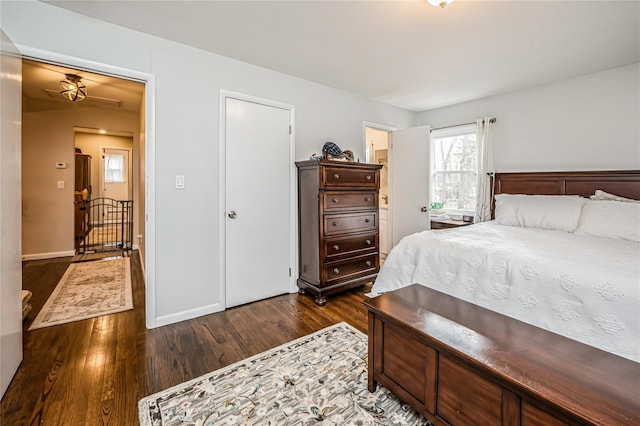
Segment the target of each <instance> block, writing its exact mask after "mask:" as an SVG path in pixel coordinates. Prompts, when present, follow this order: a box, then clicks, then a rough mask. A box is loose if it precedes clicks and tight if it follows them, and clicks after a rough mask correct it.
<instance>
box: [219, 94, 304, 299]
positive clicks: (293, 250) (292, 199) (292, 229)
mask: <svg viewBox="0 0 640 426" xmlns="http://www.w3.org/2000/svg"><path fill="white" fill-rule="evenodd" d="M228 98H232V99H237V100H240V101H245V102H253V103H257V104H261V105H265V106H269V107H274V108H280V109H284V110H287V111H289V129H290V132H289V265H291V273H290V274H289V292H290V293H295V292H297V290H298V289H297V284H296V277H297V276H298V262H297V258H298V239H297V232H296V231H297V229H298V215H297V205H298V203H297V192H296V188H297V179H296V168H295V125H294V123H295V106H293V105H289V104H285V103H282V102H277V101H273V100H270V99H265V98H259V97H256V96H252V95H246V94H244V93H239V92H234V91H230V90H225V89H221V90H220V127H219V132H220V134H219V140H220V145H219V151H218V154H219V167H218V182H219V187H218V206H219V209H218V231H219V233H220V239H219V242H218V252H219V256H218V262H219V271H220V275H219V295H218V297H219V301H220V302H219V303H220V307H221V308H222V309H221V310H224V309H226V307H227V299H226V291H227V253H226V246H227V228H226V224H227V220H226V214H227V206H226V200H227V157H226V153H227V150H226V146H227V115H226V104H227V99H228Z"/></svg>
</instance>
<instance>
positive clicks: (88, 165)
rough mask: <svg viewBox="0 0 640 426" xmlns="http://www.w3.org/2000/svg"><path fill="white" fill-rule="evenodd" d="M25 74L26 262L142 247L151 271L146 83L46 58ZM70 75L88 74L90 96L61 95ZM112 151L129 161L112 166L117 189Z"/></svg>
mask: <svg viewBox="0 0 640 426" xmlns="http://www.w3.org/2000/svg"><path fill="white" fill-rule="evenodd" d="M22 75H23V78H22V95H23V96H22V98H23V103H22V153H23V155H22V174H23V179H22V182H23V185H22V200H23V201H22V204H23V212H24V214H23V221H22V241H23V244H22V247H23V251H22V257H23V260H36V259H53V258H58V257H66V256H73V255H74V254H75V255H76V256H75V257H74V258H73V261H89V260H96V259H100V258H102V257H104V256H105V252H107V253H111V252H113V253H116V254H119V255H129V254H130V253H131V250H132V249H138V250H139V252H138V254H139V257H140V261H141V264H142V266H143V268H142V269H143V273H145V269H146V268H145V267H144V266H145V265H144V264H145V259H146V256H145V254H146V253H145V251H146V250H145V240H146V238H143V236H145V231H146V221H145V217H146V209H147V203H146V202H145V201H146V198H147V197H145V194H146V187H147V182H146V177H145V176H144V173H142V172H141V171H144V170H147V171H148V170H149V167H148V166H147V164H146V163H147V154H146V153H147V152H148V149H146V144H147V138H146V136H145V133H146V128H147V123H146V119H147V116H146V107H145V106H146V101H147V100H146V89H147V88H146V83H145V82H142V81H134V80H130V79H127V78H121V77H119V76H114V75H106V74H101V73H100V72H99V71H98V72H94V71H88V70H87V68H84V69H83V68H75V67H74V66H73V65H60V64H59V62H56V63H50V62H46V60H45V59H39V58H25V59H23V60H22ZM68 75H75V76H81V77H82V82H83V84H84V85H85V86H86V98H85V99H83V100H81V101H80V100H77V101H71V100H70V99H68V98H65V97H63V96H62V95H61V92H60V87H61V86H60V82H61V81H62V80H65V78H66V77H68ZM114 129H115V130H114ZM107 149H113V150H115V152H114V153H112V154H114V158H115V157H116V156H117V155H119V157H118V158H119V159H120V160H121V161H120V162H119V163H118V164H119V166H120V167H119V169H118V170H115V169H112V170H110V171H109V173H110V176H112V177H113V178H112V179H107V184H109V185H113V186H111V187H109V186H105V179H104V178H103V176H104V175H105V171H104V167H103V155H104V154H105V152H107V151H106V150H107ZM107 154H109V153H108V152H107ZM115 162H116V160H114V162H113V163H115ZM51 182H55V185H51ZM105 191H107V192H109V191H113V192H114V194H115V198H113V200H112V201H110V200H106V199H105V197H103V196H102V194H104V193H105ZM134 201H135V202H134ZM45 206H46V207H45ZM134 235H136V236H137V237H136V239H135V240H134ZM78 254H82V255H84V257H79V256H78ZM145 275H146V273H145ZM149 309H154V308H153V307H149ZM148 312H149V311H148ZM35 314H37V313H34V315H35ZM147 316H148V315H147ZM147 319H149V318H147ZM147 323H148V324H149V323H150V321H147Z"/></svg>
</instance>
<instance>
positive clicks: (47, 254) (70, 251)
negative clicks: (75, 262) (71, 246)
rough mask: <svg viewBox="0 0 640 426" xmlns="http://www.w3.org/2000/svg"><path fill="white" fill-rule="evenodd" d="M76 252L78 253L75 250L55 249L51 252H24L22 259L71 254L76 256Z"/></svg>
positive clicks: (67, 255) (48, 257)
mask: <svg viewBox="0 0 640 426" xmlns="http://www.w3.org/2000/svg"><path fill="white" fill-rule="evenodd" d="M75 254H76V252H75V250H67V251H54V252H51V253H35V254H23V255H22V260H41V259H55V258H58V257H71V256H75Z"/></svg>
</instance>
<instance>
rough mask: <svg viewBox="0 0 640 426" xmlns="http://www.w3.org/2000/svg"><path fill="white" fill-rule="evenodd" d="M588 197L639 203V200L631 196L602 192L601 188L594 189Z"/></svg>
mask: <svg viewBox="0 0 640 426" xmlns="http://www.w3.org/2000/svg"><path fill="white" fill-rule="evenodd" d="M589 198H590V199H592V200H613V201H624V202H625V203H640V200H634V199H632V198H625V197H621V196H619V195H615V194H610V193H608V192H604V191H603V190H601V189H596V192H595V193H594V194H593V195H592V196H590V197H589Z"/></svg>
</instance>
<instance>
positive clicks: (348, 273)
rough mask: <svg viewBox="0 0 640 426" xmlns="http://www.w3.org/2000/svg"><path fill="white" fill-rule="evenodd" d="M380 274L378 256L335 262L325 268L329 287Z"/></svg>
mask: <svg viewBox="0 0 640 426" xmlns="http://www.w3.org/2000/svg"><path fill="white" fill-rule="evenodd" d="M376 272H378V254H377V253H376V254H373V255H369V256H361V257H358V258H356V259H348V260H343V261H339V262H333V263H331V264H327V265H325V266H324V276H325V278H326V279H325V282H326V283H327V286H330V285H332V284H336V283H339V282H341V281H347V280H350V279H355V278H358V277H360V276H364V275H370V274H375V273H376Z"/></svg>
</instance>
